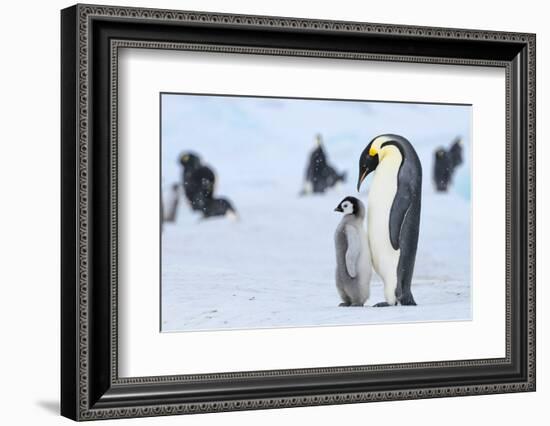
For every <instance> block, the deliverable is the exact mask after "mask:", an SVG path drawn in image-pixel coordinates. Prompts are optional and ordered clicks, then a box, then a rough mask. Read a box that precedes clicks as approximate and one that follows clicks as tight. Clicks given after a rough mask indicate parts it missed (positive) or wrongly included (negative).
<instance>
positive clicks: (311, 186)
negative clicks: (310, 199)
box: [300, 135, 346, 195]
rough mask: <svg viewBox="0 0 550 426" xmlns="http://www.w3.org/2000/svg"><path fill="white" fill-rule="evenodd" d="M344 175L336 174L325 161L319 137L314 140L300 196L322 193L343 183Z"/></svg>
mask: <svg viewBox="0 0 550 426" xmlns="http://www.w3.org/2000/svg"><path fill="white" fill-rule="evenodd" d="M345 180H346V173H345V172H344V173H338V172H337V171H336V170H335V169H334V167H332V166H331V165H330V164H329V163H328V161H327V155H326V153H325V150H324V148H323V142H322V139H321V135H317V136H316V138H315V148H314V149H313V151H312V152H311V154H310V156H309V162H308V165H307V167H306V178H305V182H304V188H303V190H302V191H301V193H300V195H305V194H310V193H323V192H325V191H326V190H327V189H329V188H332V187H333V186H335V185H336V184H337V183H338V182H345Z"/></svg>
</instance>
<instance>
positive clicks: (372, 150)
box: [369, 146, 378, 157]
mask: <svg viewBox="0 0 550 426" xmlns="http://www.w3.org/2000/svg"><path fill="white" fill-rule="evenodd" d="M376 154H378V151H377V150H376V148H375V147H373V146H371V147H370V149H369V155H370V156H371V157H374V156H375V155H376Z"/></svg>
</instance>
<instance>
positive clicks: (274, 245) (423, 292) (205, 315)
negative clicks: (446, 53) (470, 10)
mask: <svg viewBox="0 0 550 426" xmlns="http://www.w3.org/2000/svg"><path fill="white" fill-rule="evenodd" d="M346 104H348V103H346ZM349 104H351V105H342V104H341V103H334V102H324V103H323V101H317V102H312V103H309V105H308V104H307V101H280V102H278V101H276V100H258V99H248V100H247V99H244V100H243V99H239V98H224V99H221V100H220V98H217V99H213V98H210V99H208V98H196V97H189V96H166V95H163V164H162V166H163V185H164V186H166V187H168V186H169V185H170V184H171V183H172V182H174V181H176V180H177V179H178V178H179V170H178V166H177V164H176V158H177V155H178V154H179V152H181V151H183V150H186V149H190V150H193V151H195V152H198V153H200V154H201V156H203V158H204V159H205V160H206V162H207V163H208V164H210V165H211V166H212V167H213V168H214V169H215V170H216V172H217V176H218V193H219V194H220V195H223V196H227V197H228V198H230V199H231V201H232V202H233V203H234V205H235V207H236V208H237V210H238V212H239V215H240V220H239V221H237V222H234V221H230V220H227V219H210V220H200V218H199V217H198V216H197V215H196V214H193V213H191V211H190V210H189V209H188V207H187V206H186V205H185V203H182V205H181V208H180V210H179V213H178V220H177V222H176V223H175V224H167V225H165V227H164V231H163V235H162V284H161V287H162V288H161V310H162V315H161V316H162V331H191V330H214V329H243V328H270V327H302V326H323V325H350V324H368V323H387V322H416V321H447V320H469V319H471V288H470V284H471V283H470V201H469V182H470V179H469V162H468V155H469V152H468V148H469V143H470V141H469V130H468V129H469V123H470V110H469V108H468V107H457V106H453V107H452V106H433V105H402V104H376V103H369V104H357V103H355V104H354V103H349ZM329 118H330V119H332V120H333V122H328V120H329ZM365 128H366V129H367V130H363V129H365ZM317 132H321V133H322V134H323V137H324V139H325V148H326V150H327V151H328V155H329V159H330V161H331V162H332V163H333V164H334V165H335V166H336V167H337V168H338V170H347V172H348V181H347V182H346V183H345V184H344V185H341V186H340V187H338V188H335V189H333V190H331V191H329V192H327V193H326V194H324V195H316V196H307V197H299V196H298V192H299V190H300V185H301V182H302V179H303V173H304V167H305V161H306V157H307V154H308V152H309V150H310V149H311V147H312V144H313V137H314V135H315V133H317ZM388 132H394V133H400V134H402V135H404V136H406V137H408V138H409V139H410V140H411V141H412V142H413V143H415V146H416V147H417V150H418V152H419V155H420V158H421V161H422V164H423V169H424V181H423V200H422V218H421V229H420V239H419V246H418V253H417V261H416V267H415V273H414V277H413V286H412V290H413V294H414V297H415V300H416V302H417V303H418V306H414V307H411V306H397V307H389V308H372V307H370V306H368V305H372V304H374V303H377V302H380V301H383V300H384V298H383V288H382V283H381V281H380V279H379V278H378V277H377V276H376V275H374V278H373V282H372V283H371V297H370V299H369V300H368V302H367V304H366V305H365V307H363V308H341V307H338V306H337V305H338V303H339V302H340V300H339V298H338V294H337V292H336V288H335V283H334V267H335V260H334V257H335V254H334V242H333V233H334V230H335V228H336V226H337V224H338V222H339V221H340V219H341V216H340V215H339V214H338V213H335V212H334V211H333V210H334V208H335V207H336V205H337V204H338V202H339V201H340V200H341V199H342V198H344V197H345V196H347V195H355V196H357V195H358V194H357V191H356V190H355V188H354V186H355V184H356V180H357V163H358V158H359V154H360V152H361V151H362V149H363V148H364V146H366V144H367V143H368V142H369V140H370V139H371V138H372V137H374V136H376V135H377V134H380V133H388ZM459 134H460V135H462V136H463V137H464V144H465V157H466V158H465V159H466V163H465V164H464V165H463V166H462V167H461V168H460V169H459V171H458V174H457V176H456V179H455V186H454V187H453V188H452V190H451V192H450V193H448V194H444V195H442V194H436V193H435V192H434V191H433V189H432V184H431V162H432V155H433V150H434V149H435V148H436V147H438V146H440V145H448V144H449V143H450V142H451V140H452V139H453V138H454V137H455V136H457V135H459ZM367 181H370V178H368V179H367ZM366 187H368V185H366ZM367 192H368V191H367V190H366V189H364V190H363V192H362V193H361V194H360V198H362V200H363V201H364V202H365V203H368V196H367Z"/></svg>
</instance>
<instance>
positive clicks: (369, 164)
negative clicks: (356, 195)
mask: <svg viewBox="0 0 550 426" xmlns="http://www.w3.org/2000/svg"><path fill="white" fill-rule="evenodd" d="M375 140H376V139H373V140H372V141H371V142H370V143H369V144H368V145H367V147H366V148H365V149H364V150H363V152H362V153H361V157H359V179H358V180H357V191H358V192H359V190H360V189H361V184H362V183H363V181H364V180H365V178H366V177H367V176H368V175H369V174H370V173H372V172H373V171H374V170H376V168H377V167H378V163H379V159H378V150H377V149H376V148H375V147H374V146H373V143H374V141H375Z"/></svg>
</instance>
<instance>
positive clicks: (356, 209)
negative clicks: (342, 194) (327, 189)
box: [334, 197, 365, 216]
mask: <svg viewBox="0 0 550 426" xmlns="http://www.w3.org/2000/svg"><path fill="white" fill-rule="evenodd" d="M334 211H335V212H340V213H344V215H349V214H352V215H354V216H364V211H365V208H364V207H363V203H362V202H361V200H359V199H358V198H355V197H346V198H344V199H343V200H342V201H340V204H338V206H337V207H336V208H335V209H334Z"/></svg>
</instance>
